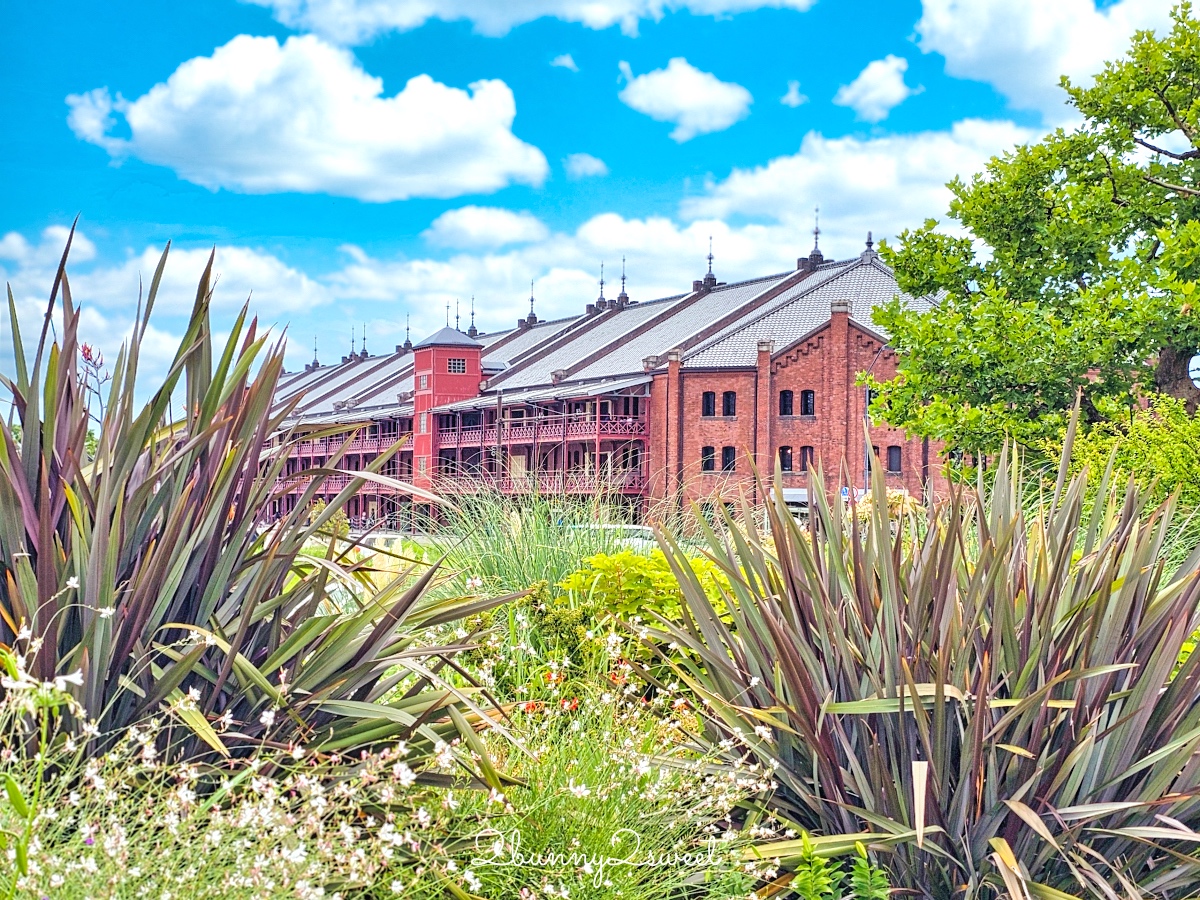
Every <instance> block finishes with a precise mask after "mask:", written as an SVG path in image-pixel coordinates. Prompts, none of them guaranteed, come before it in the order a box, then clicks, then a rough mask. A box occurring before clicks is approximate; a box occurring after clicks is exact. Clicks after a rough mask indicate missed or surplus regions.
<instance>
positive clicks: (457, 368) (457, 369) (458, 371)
mask: <svg viewBox="0 0 1200 900" xmlns="http://www.w3.org/2000/svg"><path fill="white" fill-rule="evenodd" d="M446 371H447V372H449V373H450V374H451V375H465V374H467V361H466V360H465V359H448V360H446Z"/></svg>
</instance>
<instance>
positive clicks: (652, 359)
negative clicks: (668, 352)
mask: <svg viewBox="0 0 1200 900" xmlns="http://www.w3.org/2000/svg"><path fill="white" fill-rule="evenodd" d="M658 363H659V357H657V356H646V357H643V359H642V371H644V372H652V371H654V370H655V369H657V368H658Z"/></svg>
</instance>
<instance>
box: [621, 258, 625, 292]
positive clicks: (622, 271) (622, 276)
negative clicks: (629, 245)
mask: <svg viewBox="0 0 1200 900" xmlns="http://www.w3.org/2000/svg"><path fill="white" fill-rule="evenodd" d="M621 293H622V294H623V293H625V254H621Z"/></svg>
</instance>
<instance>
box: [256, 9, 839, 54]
mask: <svg viewBox="0 0 1200 900" xmlns="http://www.w3.org/2000/svg"><path fill="white" fill-rule="evenodd" d="M249 2H251V3H255V4H257V5H259V6H266V7H269V8H270V9H271V10H272V12H273V14H274V16H275V18H276V19H278V20H279V21H280V22H282V23H283V24H284V25H287V26H288V27H289V28H296V29H300V30H304V31H315V32H317V33H318V34H321V35H324V36H325V37H326V38H328V39H330V40H333V41H337V42H338V43H343V44H361V43H365V42H367V41H370V40H371V39H372V38H374V37H376V36H378V35H380V34H384V33H386V32H389V31H408V30H410V29H413V28H419V27H420V26H422V25H424V24H425V23H426V22H427V21H429V20H430V19H441V20H442V21H445V22H453V21H457V20H462V19H465V20H467V21H469V22H471V23H472V24H473V25H474V26H475V30H476V31H478V32H480V33H481V34H486V35H492V36H499V35H503V34H506V33H507V32H508V31H509V30H510V29H512V28H514V27H515V26H517V25H521V24H524V23H525V22H532V21H533V20H535V19H540V18H542V17H543V16H549V17H553V18H556V19H561V20H562V21H565V22H578V23H580V24H582V25H584V26H585V27H587V28H593V29H603V28H611V27H612V26H613V25H619V26H620V27H621V30H622V31H623V32H624V33H625V34H627V35H631V36H632V35H636V34H637V30H638V23H639V22H640V21H641V20H643V19H650V20H652V21H655V22H657V21H658V20H660V19H661V18H662V17H663V16H664V15H665V14H667V13H669V12H675V11H687V12H690V13H692V14H694V15H707V16H727V15H732V14H734V13H739V12H745V11H747V10H752V9H764V8H772V9H795V10H805V9H808V8H809V7H810V6H812V5H813V3H815V2H816V0H249Z"/></svg>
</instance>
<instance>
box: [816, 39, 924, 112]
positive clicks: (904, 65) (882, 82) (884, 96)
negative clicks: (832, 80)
mask: <svg viewBox="0 0 1200 900" xmlns="http://www.w3.org/2000/svg"><path fill="white" fill-rule="evenodd" d="M907 71H908V60H906V59H902V58H901V57H899V56H894V55H893V54H890V53H889V54H888V55H887V56H885V57H884V58H883V59H877V60H875V61H874V62H870V63H868V64H867V67H866V68H865V69H863V70H862V71H861V72H860V73H859V74H858V77H857V78H855V79H854V80H853V81H852V82H850V83H849V84H845V85H842V86H841V87H840V88H839V89H838V92H837V94H836V95H835V96H834V98H833V102H834V103H836V104H837V105H838V106H848V107H850V108H851V109H852V110H854V113H855V115H857V116H858V118H860V119H861V120H862V121H864V122H882V121H883V120H884V119H886V118H887V117H888V113H890V112H891V111H892V110H893V109H894V108H895V107H897V106H899V105H900V104H901V103H903V102H904V101H905V100H907V99H908V98H909V97H911V96H912V95H913V94H915V93H917V91H916V90H914V89H913V88H910V87H909V86H908V85H907V84H905V83H904V73H905V72H907Z"/></svg>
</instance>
